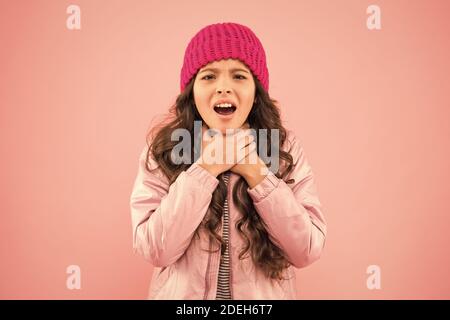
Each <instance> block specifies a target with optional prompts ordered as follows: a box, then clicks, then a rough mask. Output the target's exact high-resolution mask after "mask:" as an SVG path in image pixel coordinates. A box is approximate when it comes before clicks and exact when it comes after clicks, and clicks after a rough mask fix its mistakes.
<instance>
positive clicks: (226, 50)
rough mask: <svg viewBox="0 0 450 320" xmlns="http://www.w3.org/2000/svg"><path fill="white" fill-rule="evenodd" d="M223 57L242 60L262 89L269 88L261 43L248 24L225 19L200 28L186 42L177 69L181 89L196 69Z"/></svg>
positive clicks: (267, 72)
mask: <svg viewBox="0 0 450 320" xmlns="http://www.w3.org/2000/svg"><path fill="white" fill-rule="evenodd" d="M227 58H235V59H239V60H240V61H242V62H243V63H245V64H246V65H247V66H248V67H249V69H250V70H251V71H252V72H253V74H254V75H255V76H256V77H257V78H258V80H259V82H261V85H262V86H263V87H264V89H265V90H266V91H268V90H269V71H268V70H267V65H266V54H265V52H264V48H263V46H262V44H261V42H260V41H259V39H258V38H257V37H256V35H255V34H254V33H253V31H252V30H250V29H249V28H248V27H246V26H243V25H241V24H237V23H232V22H226V23H216V24H212V25H209V26H206V27H204V28H202V29H201V30H200V31H199V32H198V33H197V34H196V35H195V36H194V37H193V38H192V39H191V41H190V42H189V44H188V46H187V48H186V52H185V54H184V62H183V67H182V68H181V77H180V78H181V79H180V80H181V81H180V88H181V91H183V90H184V88H185V87H186V85H187V84H188V83H189V81H190V80H191V79H192V77H193V76H194V75H195V74H196V73H197V72H198V70H199V69H200V68H202V67H203V66H205V65H207V64H208V63H210V62H212V61H218V60H222V59H227Z"/></svg>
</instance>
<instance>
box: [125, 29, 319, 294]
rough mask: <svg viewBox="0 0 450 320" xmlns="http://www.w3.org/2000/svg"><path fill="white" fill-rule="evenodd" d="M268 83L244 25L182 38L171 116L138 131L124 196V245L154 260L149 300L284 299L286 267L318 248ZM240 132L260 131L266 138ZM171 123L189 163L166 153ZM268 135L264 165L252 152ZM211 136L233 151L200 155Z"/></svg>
mask: <svg viewBox="0 0 450 320" xmlns="http://www.w3.org/2000/svg"><path fill="white" fill-rule="evenodd" d="M268 88H269V74H268V70H267V66H266V57H265V51H264V49H263V47H262V45H261V42H260V41H259V39H258V38H257V37H256V35H255V34H254V33H253V32H252V31H251V30H250V29H249V28H248V27H246V26H243V25H240V24H237V23H218V24H213V25H209V26H206V27H204V28H203V29H201V30H200V31H199V32H198V33H197V34H196V35H195V36H194V37H193V38H192V39H191V41H190V43H189V44H188V46H187V48H186V52H185V56H184V63H183V67H182V69H181V83H180V89H181V93H180V95H179V96H178V97H177V99H176V103H175V105H174V106H173V107H172V108H171V110H170V111H171V113H172V117H171V118H169V119H168V120H169V121H166V122H163V123H162V124H161V125H160V126H158V127H155V128H153V129H152V130H151V131H150V132H149V135H148V137H147V138H148V139H147V144H148V145H147V146H145V148H144V150H143V151H142V153H141V155H140V160H139V168H138V173H137V177H136V180H135V183H134V187H133V190H132V194H131V198H130V206H131V218H132V228H133V248H134V251H135V253H139V254H141V255H142V256H143V257H144V258H145V259H146V260H148V261H149V262H151V263H152V264H153V265H154V266H155V267H156V269H155V272H154V274H153V278H152V281H151V287H150V292H149V295H148V298H149V299H296V278H295V270H294V267H295V268H303V267H305V266H307V265H309V264H311V263H312V262H314V261H316V260H317V259H318V258H319V257H320V255H321V253H322V250H323V248H324V245H325V237H326V222H325V219H324V216H323V213H322V209H321V204H320V202H319V198H318V195H317V191H316V186H315V182H314V177H313V172H312V169H311V166H310V165H309V163H308V161H307V159H306V157H305V153H304V151H303V149H302V147H301V145H300V143H299V140H298V139H297V138H296V136H295V134H294V133H293V132H292V131H291V130H286V129H285V128H284V127H283V126H282V123H281V119H280V113H279V110H278V107H277V106H276V105H275V103H276V102H277V101H276V100H272V99H271V98H270V97H269V94H268ZM196 121H201V123H202V127H201V128H202V130H201V133H205V134H201V137H200V139H201V150H198V148H195V145H194V141H195V138H196V137H197V136H196V135H195V131H196V130H195V124H196V123H198V122H196ZM208 129H215V130H216V131H214V132H215V133H216V135H215V136H213V137H209V136H208V135H207V134H206V133H210V132H211V131H212V130H208ZM227 129H241V130H235V131H234V132H233V134H226V130H227ZM250 129H252V130H255V131H258V132H259V130H260V129H268V130H267V131H264V132H267V133H268V135H267V137H268V139H267V141H262V140H261V139H259V140H256V141H255V139H253V138H252V131H251V130H250ZM177 130H178V131H177ZM180 130H181V132H188V133H190V140H188V141H189V146H192V148H188V149H183V151H182V157H183V159H184V160H186V159H187V158H189V157H190V158H191V159H193V160H192V162H190V163H189V162H186V161H184V162H182V163H180V162H174V161H173V160H174V152H173V151H174V150H175V146H176V145H177V144H178V143H179V141H178V140H177V141H174V139H172V137H173V136H172V134H173V133H174V132H180ZM273 130H275V131H273ZM273 132H277V133H278V134H277V135H275V134H273ZM219 135H220V138H223V139H222V141H223V142H224V144H223V149H220V148H217V146H218V145H219V144H218V143H217V141H218V140H217V138H218V137H219ZM222 135H223V136H222ZM274 136H276V139H273V137H274ZM215 137H216V138H215ZM273 140H275V142H276V143H275V146H280V148H278V149H279V153H278V154H279V156H278V157H277V160H280V161H279V164H280V165H279V168H276V170H275V172H272V171H273V170H272V169H271V170H272V171H271V170H268V166H267V165H268V164H267V163H266V162H265V161H263V160H262V159H261V155H260V152H258V150H261V149H260V148H259V147H264V148H266V149H267V150H269V151H270V152H273V153H275V152H276V151H277V150H275V149H276V148H274V147H273V146H274V144H273V143H271V142H273ZM211 144H212V145H213V146H215V147H216V148H215V149H214V150H215V154H219V155H221V156H223V155H224V154H225V153H227V152H228V155H229V154H231V153H230V152H229V151H228V150H238V151H241V152H240V153H239V152H238V154H240V155H241V156H240V157H239V156H237V155H235V154H232V157H230V159H231V161H215V162H210V161H209V162H208V161H205V158H206V150H207V149H208V148H209V147H211ZM228 147H230V148H229V149H227V148H228ZM209 150H211V149H209ZM224 150H226V151H225V152H224V153H222V152H221V151H224ZM198 152H200V154H198ZM196 153H197V156H196ZM186 156H188V157H187V158H186ZM252 157H253V159H256V161H249V159H250V158H252ZM175 158H176V157H175ZM219 159H225V158H220V157H219ZM227 159H228V158H227ZM216 160H217V159H216Z"/></svg>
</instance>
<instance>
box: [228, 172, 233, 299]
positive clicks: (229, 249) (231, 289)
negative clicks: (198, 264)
mask: <svg viewBox="0 0 450 320" xmlns="http://www.w3.org/2000/svg"><path fill="white" fill-rule="evenodd" d="M227 187H228V190H227V201H228V221H229V222H230V224H229V226H228V256H229V257H230V282H229V284H230V296H231V300H233V263H232V261H231V256H232V254H231V203H230V197H229V194H230V189H231V173H230V174H229V177H228V186H227Z"/></svg>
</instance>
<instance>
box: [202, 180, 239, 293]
mask: <svg viewBox="0 0 450 320" xmlns="http://www.w3.org/2000/svg"><path fill="white" fill-rule="evenodd" d="M230 186H231V173H230V172H229V173H228V185H227V202H228V215H229V217H228V220H229V221H230V226H231V210H230ZM222 219H223V218H222ZM230 226H229V227H230ZM230 234H231V230H229V232H228V254H229V257H230V294H231V299H233V290H232V286H231V283H232V279H233V278H232V264H231V249H230V248H231V245H230V243H231V240H230V239H231V237H230ZM211 250H212V242H211V241H210V242H209V251H210V252H209V254H208V265H207V266H206V275H205V294H204V295H203V300H207V298H208V293H209V292H208V291H209V289H210V286H211V278H212V276H211V275H210V274H209V269H210V267H211V257H212V255H213V254H212V253H211ZM220 253H221V251H220V248H219V251H218V256H219V263H218V267H219V268H220Z"/></svg>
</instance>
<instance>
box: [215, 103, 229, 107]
mask: <svg viewBox="0 0 450 320" xmlns="http://www.w3.org/2000/svg"><path fill="white" fill-rule="evenodd" d="M232 106H233V105H232V104H231V103H222V104H216V105H215V107H219V108H230V107H232Z"/></svg>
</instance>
